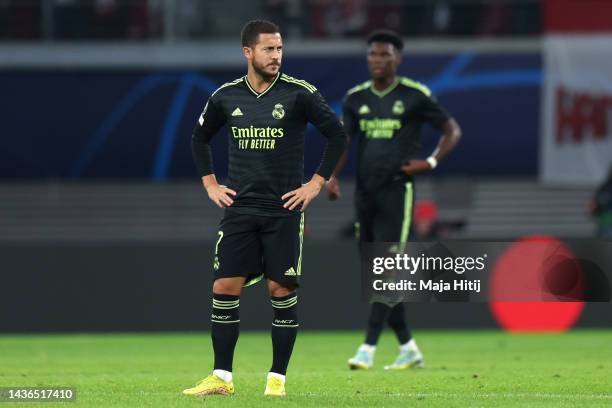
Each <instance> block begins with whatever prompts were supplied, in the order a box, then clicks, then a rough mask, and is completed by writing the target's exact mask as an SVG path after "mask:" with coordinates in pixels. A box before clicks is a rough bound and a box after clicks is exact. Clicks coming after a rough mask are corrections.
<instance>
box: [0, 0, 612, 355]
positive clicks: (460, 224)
mask: <svg viewBox="0 0 612 408" xmlns="http://www.w3.org/2000/svg"><path fill="white" fill-rule="evenodd" d="M255 17H264V18H268V19H271V20H273V21H275V22H277V23H278V24H279V25H280V26H281V27H282V29H283V33H284V39H285V51H286V53H285V56H284V68H283V70H284V71H285V72H287V73H289V74H290V75H293V76H296V77H299V78H303V79H306V80H307V81H309V82H311V83H313V84H315V85H316V86H317V87H318V88H319V89H320V90H321V91H322V93H323V95H324V96H325V97H326V98H327V100H328V101H329V102H330V103H331V104H332V105H333V107H334V108H335V109H336V110H337V111H338V110H339V106H340V101H341V98H342V96H343V95H344V93H345V92H346V90H347V89H349V88H350V87H352V86H354V85H355V84H357V83H360V82H363V81H364V80H366V79H367V70H366V64H365V47H364V36H365V35H366V34H367V33H368V32H369V31H370V30H372V29H375V28H380V27H388V28H392V29H395V30H397V31H399V32H400V33H401V34H402V35H403V36H404V37H405V38H406V41H407V46H406V50H405V56H404V62H403V65H402V66H401V68H400V72H401V73H402V74H403V75H406V76H409V77H411V78H414V79H417V80H419V81H422V82H424V83H426V84H428V85H429V86H430V87H431V88H432V90H433V92H434V93H435V94H436V95H437V97H438V98H439V99H440V100H441V102H442V103H443V104H444V105H445V106H446V107H447V108H448V110H449V111H450V112H451V113H452V114H453V115H454V116H455V117H456V118H457V120H458V121H459V123H460V124H461V126H462V128H463V133H464V137H463V140H462V142H461V143H460V145H459V147H458V148H457V149H456V151H455V152H453V154H452V155H451V156H450V157H449V158H448V159H447V160H445V161H444V162H443V163H442V165H441V166H440V167H439V168H438V169H436V172H435V173H434V174H431V175H429V176H426V177H420V178H419V179H418V181H417V199H418V200H426V201H428V202H432V203H435V205H436V206H437V208H438V210H439V211H438V222H439V223H440V224H442V225H444V226H445V228H444V237H449V238H453V239H474V240H493V239H497V240H513V239H517V238H519V237H524V236H527V235H534V234H537V235H552V236H555V237H560V238H592V237H595V236H596V234H597V228H598V225H597V218H595V217H593V216H592V215H591V212H590V208H591V203H592V200H593V197H594V193H595V190H596V188H597V186H598V185H601V184H602V183H603V182H604V180H605V178H606V175H607V172H608V167H609V164H610V160H611V158H612V102H611V101H612V75H611V74H610V73H611V72H612V51H611V47H610V46H609V44H610V43H611V40H612V34H611V33H612V2H609V1H598V0H583V1H578V0H499V1H495V0H405V1H400V0H346V1H336V0H258V1H238V0H176V1H172V0H0V107H1V109H0V123H1V128H0V132H1V137H0V281H1V284H0V331H2V332H32V331H34V332H42V331H44V332H47V331H131V330H200V329H203V330H206V329H207V328H208V325H209V323H208V319H207V318H206V316H207V314H208V309H209V297H210V283H211V272H210V267H209V265H211V264H212V254H213V247H214V239H215V237H216V230H217V223H218V221H219V219H220V217H221V211H219V210H217V209H216V208H215V207H214V206H213V205H212V204H211V203H210V202H209V201H208V199H207V197H206V195H205V193H204V192H203V190H202V188H201V186H200V183H199V180H198V179H197V177H196V174H195V169H194V166H193V163H192V160H191V154H190V148H189V141H190V136H191V129H192V127H193V124H194V122H195V120H196V118H197V116H198V114H199V113H200V112H201V110H202V107H203V105H204V103H205V101H206V98H207V97H208V95H209V94H210V93H211V92H212V91H213V90H214V89H216V88H217V87H218V86H219V85H220V84H222V83H224V82H226V81H228V80H232V79H234V78H237V77H238V76H241V75H243V73H244V71H245V63H244V61H243V57H242V54H241V49H240V43H239V31H240V28H241V26H242V24H243V23H244V22H245V21H247V20H249V19H252V18H255ZM310 132H311V134H310V136H309V138H308V140H307V150H306V171H307V173H309V172H312V171H313V170H314V168H315V166H316V164H317V161H318V158H319V157H320V152H321V149H322V147H323V138H322V137H320V136H319V135H317V134H316V132H315V131H314V130H311V131H310ZM424 140H425V146H424V152H425V153H424V154H426V152H429V151H431V150H432V149H433V147H434V145H435V142H436V141H437V137H436V135H435V133H434V132H431V131H429V132H427V133H426V135H425V138H424ZM214 152H215V157H214V158H215V166H216V170H217V173H218V174H220V175H221V177H223V175H224V174H225V173H226V165H227V157H226V155H227V143H226V140H225V137H224V136H222V135H221V134H220V135H219V136H218V137H217V138H216V139H215V140H214ZM353 159H354V157H353V158H352V159H351V161H350V162H349V164H348V166H347V167H346V169H345V171H344V174H343V186H342V188H343V193H344V197H343V198H342V200H340V201H338V202H329V201H327V200H326V198H325V197H324V195H321V197H319V198H318V200H317V201H316V203H315V204H314V205H313V206H312V207H311V210H310V211H309V214H308V219H307V222H308V236H307V241H306V243H305V265H304V271H305V272H304V273H305V276H304V282H303V288H302V289H301V291H302V295H301V299H302V300H301V301H300V302H301V304H300V309H301V315H302V317H301V319H302V322H303V324H302V327H303V329H304V330H307V329H361V328H362V327H363V326H364V324H365V322H364V318H365V311H366V309H367V305H365V304H363V303H361V301H360V288H359V274H358V261H357V254H356V248H355V244H354V242H353V240H352V237H351V232H350V229H351V225H352V221H353V220H352V216H353V210H352V188H353V187H352V186H353V182H352V180H353V174H354V160H353ZM337 288H341V293H342V296H343V300H344V301H343V302H339V304H340V305H341V307H339V308H338V309H337V310H334V311H331V312H329V311H328V313H326V314H322V313H321V310H322V309H321V308H322V305H321V303H322V302H321V300H322V299H326V298H328V297H329V298H331V297H332V296H334V294H335V293H336V292H337ZM336 298H337V295H336ZM244 302H246V304H248V305H249V307H244V308H243V309H244V311H243V318H242V321H243V328H246V329H260V330H264V329H267V328H268V326H269V318H268V315H267V314H263V315H262V314H261V313H258V311H261V310H268V308H269V305H268V303H267V298H266V296H264V289H263V287H259V288H256V289H253V290H249V291H247V292H246V293H245V300H244ZM582 306H583V305H582V304H579V305H578V306H576V305H575V304H570V305H568V304H565V305H554V304H553V305H551V304H549V305H537V304H536V305H522V306H521V307H520V308H518V309H517V310H516V311H515V312H513V313H514V316H515V318H516V319H518V321H519V322H526V323H524V324H525V326H521V324H522V323H519V325H518V327H519V328H520V327H523V328H531V329H539V330H544V329H553V330H554V329H566V328H567V327H569V326H571V325H573V324H576V325H578V326H582V327H609V326H610V324H611V323H612V320H611V318H610V316H612V314H611V313H610V311H611V309H610V306H609V304H588V305H585V307H584V309H583V307H582ZM568 307H569V309H568ZM408 310H409V321H410V323H411V324H412V325H413V326H414V327H415V328H464V329H465V328H495V327H499V325H500V324H502V323H503V322H501V321H500V320H499V318H498V316H496V315H495V313H494V312H492V309H491V308H490V306H489V305H487V304H444V303H433V304H414V305H410V306H409V309H408ZM361 312H363V313H361ZM564 314H566V315H569V317H567V318H565V320H564V319H563V318H560V319H561V320H562V322H557V321H556V319H557V318H559V316H563V315H564ZM534 316H536V318H535V323H534V321H533V320H534ZM530 318H531V321H530V320H529V319H530ZM348 352H349V350H347V353H348Z"/></svg>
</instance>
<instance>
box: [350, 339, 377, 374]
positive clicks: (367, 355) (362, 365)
mask: <svg viewBox="0 0 612 408" xmlns="http://www.w3.org/2000/svg"><path fill="white" fill-rule="evenodd" d="M374 352H376V346H372V345H370V344H362V345H361V346H359V349H357V354H355V356H354V357H352V358H350V359H349V361H348V363H349V367H350V368H351V370H359V369H364V370H367V369H368V368H370V367H372V366H373V365H374Z"/></svg>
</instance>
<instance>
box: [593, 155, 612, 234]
mask: <svg viewBox="0 0 612 408" xmlns="http://www.w3.org/2000/svg"><path fill="white" fill-rule="evenodd" d="M591 214H592V215H593V216H594V217H596V218H597V224H598V225H597V237H598V238H600V239H612V164H611V165H610V170H609V171H608V177H607V179H606V181H604V182H603V184H602V185H600V186H599V188H597V191H596V192H595V197H594V198H593V204H592V208H591Z"/></svg>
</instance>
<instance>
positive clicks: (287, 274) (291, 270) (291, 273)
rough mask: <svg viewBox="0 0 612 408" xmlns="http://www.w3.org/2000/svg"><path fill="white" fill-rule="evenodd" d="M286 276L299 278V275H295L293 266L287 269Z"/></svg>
mask: <svg viewBox="0 0 612 408" xmlns="http://www.w3.org/2000/svg"><path fill="white" fill-rule="evenodd" d="M285 276H297V273H295V269H293V266H292V267H291V268H289V269H287V272H285Z"/></svg>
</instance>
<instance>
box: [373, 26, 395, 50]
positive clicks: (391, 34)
mask: <svg viewBox="0 0 612 408" xmlns="http://www.w3.org/2000/svg"><path fill="white" fill-rule="evenodd" d="M373 42H381V43H388V44H391V45H393V46H394V47H395V49H396V50H398V51H401V50H402V49H403V48H404V41H403V40H402V37H400V36H399V34H398V33H396V32H395V31H391V30H376V31H373V32H372V33H371V34H370V35H369V37H368V45H370V44H372V43H373Z"/></svg>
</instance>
